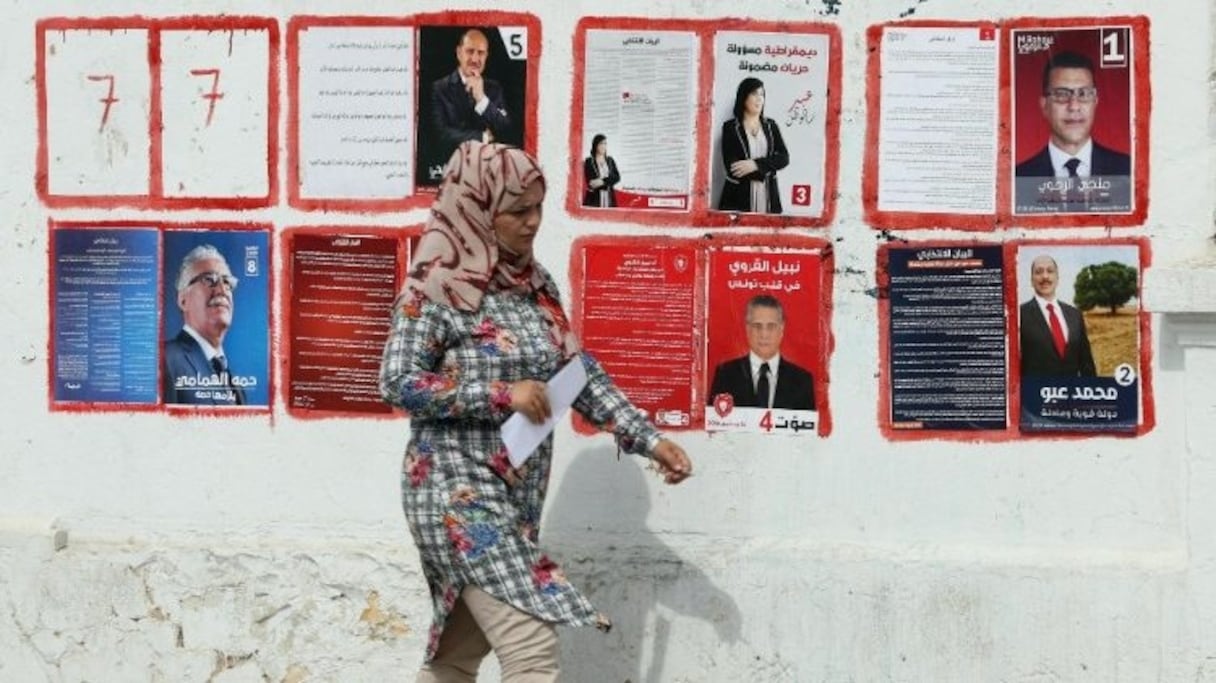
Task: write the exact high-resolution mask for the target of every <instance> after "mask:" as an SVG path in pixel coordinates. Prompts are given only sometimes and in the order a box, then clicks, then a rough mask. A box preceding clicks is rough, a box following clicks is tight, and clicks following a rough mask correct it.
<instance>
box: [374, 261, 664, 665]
mask: <svg viewBox="0 0 1216 683" xmlns="http://www.w3.org/2000/svg"><path fill="white" fill-rule="evenodd" d="M537 267H539V266H537ZM545 281H546V283H547V287H546V290H547V291H548V292H556V291H557V290H556V287H555V286H554V285H553V283H552V280H551V278H550V277H549V276H548V274H547V273H546V274H545ZM544 305H549V306H560V304H559V303H558V302H557V300H556V296H555V295H547V293H544V292H542V293H541V294H540V295H539V296H538V295H537V294H535V293H529V294H521V293H519V292H511V291H499V292H486V294H485V297H484V298H483V299H482V302H481V308H480V310H478V311H476V312H473V313H468V312H464V311H460V310H457V309H454V308H452V307H449V306H445V305H442V304H436V303H433V302H430V301H424V302H423V303H422V304H421V305H420V306H419V305H408V304H407V305H404V306H403V305H398V306H397V310H396V311H395V313H394V316H393V324H392V331H391V333H390V335H389V339H388V343H387V344H386V346H385V350H384V363H383V365H382V368H381V376H380V388H381V392H382V393H383V395H384V397H385V399H386V400H388V401H389V402H390V403H392V404H394V405H397V406H399V407H401V408H404V409H405V410H407V411H408V412H409V413H410V415H411V418H412V419H411V430H410V438H409V443H408V445H407V447H406V453H405V462H404V465H403V467H402V476H401V486H402V502H403V506H404V508H405V517H406V520H407V521H408V523H409V527H410V532H411V534H412V535H413V537H414V541H415V543H416V544H417V545H418V550H419V553H420V554H421V556H422V569H423V573H424V574H425V576H426V579H427V583H428V585H429V587H430V591H431V598H432V600H433V602H434V621H433V623H432V625H431V631H430V640H429V642H428V645H427V655H426V658H427V660H428V661H429V660H430V659H431V658H433V657H434V655H435V650H436V648H437V647H438V644H439V636H440V634H441V633H442V632H443V626H444V623H445V622H446V620H447V617H448V614H449V613H450V612H451V610H452V607H453V606H454V605H455V603H456V599H457V597H459V595H460V592H461V590H462V589H463V588H464V587H465V586H467V585H475V586H478V587H480V588H481V589H483V590H485V591H486V592H488V593H489V594H491V595H493V596H494V597H496V598H498V599H499V600H502V601H503V602H506V603H509V604H511V605H513V606H515V607H517V608H519V609H521V610H523V611H525V612H528V613H529V614H532V615H535V616H537V617H539V618H541V619H544V620H545V621H549V622H559V623H564V624H569V625H574V626H586V625H593V624H594V625H597V626H600V627H601V628H607V627H608V625H609V624H608V620H607V619H606V618H605V617H604V616H603V615H601V614H599V613H597V612H596V611H595V609H594V608H593V607H592V606H591V604H590V603H589V602H588V601H587V599H586V598H585V597H584V596H583V595H582V594H581V593H580V592H579V591H578V590H577V589H575V588H574V587H573V586H571V585H570V584H569V583H568V582H567V581H566V579H565V577H564V576H563V574H562V572H561V570H560V568H559V567H558V566H557V564H556V563H554V562H553V561H552V560H551V559H549V558H548V557H547V556H545V555H544V554H542V553H541V552H540V550H539V549H538V547H537V534H538V530H539V528H540V515H541V509H542V508H543V507H544V502H545V490H546V487H547V485H548V480H549V470H550V466H551V464H552V457H553V437H552V436H550V437H549V438H548V439H546V440H545V441H544V443H542V444H541V445H540V447H539V448H538V449H537V450H536V452H535V453H533V454H532V456H531V457H529V458H528V460H527V461H525V462H524V463H523V464H522V465H521V466H520V468H519V469H515V468H513V467H512V466H511V464H510V462H509V461H508V459H507V451H506V449H505V448H504V447H503V443H502V437H501V435H500V433H499V429H500V427H501V426H502V423H503V421H504V420H506V418H507V417H509V416H510V415H511V409H510V402H511V397H510V383H512V382H515V381H519V380H524V379H536V380H542V381H543V380H546V379H548V378H549V377H551V376H552V375H553V373H554V372H556V370H557V369H558V367H559V366H560V365H561V363H562V353H561V351H560V349H558V348H557V347H556V346H555V345H554V344H553V342H552V341H551V337H550V335H549V333H548V329H547V327H546V322H545V319H544V316H543V313H542V310H541V306H544ZM577 361H581V362H582V363H583V364H584V365H585V366H586V369H587V376H588V383H587V386H586V388H584V389H583V392H582V394H581V395H580V396H579V397H578V399H577V400H576V401H575V404H574V408H575V410H577V411H578V412H579V413H581V414H582V415H583V416H584V417H586V418H587V419H588V420H589V421H590V422H592V423H593V424H595V425H597V426H599V427H601V428H604V429H606V430H611V431H613V432H614V433H615V434H616V436H617V441H618V444H619V445H620V447H621V448H622V449H623V450H625V451H628V452H632V453H638V454H643V453H647V452H649V451H650V450H651V449H653V448H654V446H655V444H656V443H657V442H658V440H659V433H658V431H657V430H656V429H655V428H654V427H653V425H651V424H650V423H649V422H648V421H647V419H646V417H645V414H644V413H642V412H641V411H639V410H638V409H637V408H635V407H634V406H633V405H632V404H630V403H629V401H628V399H626V398H625V396H624V395H623V394H622V393H621V392H620V390H619V389H617V388H616V386H615V385H614V384H613V383H612V381H611V379H609V377H608V375H607V374H605V373H604V370H603V369H602V368H601V366H600V364H599V363H598V362H597V361H596V360H595V359H594V358H592V357H591V356H590V355H588V354H587V353H585V352H584V353H581V354H579V355H578V356H576V357H575V358H574V359H572V360H571V362H577Z"/></svg>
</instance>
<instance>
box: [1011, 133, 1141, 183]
mask: <svg viewBox="0 0 1216 683" xmlns="http://www.w3.org/2000/svg"><path fill="white" fill-rule="evenodd" d="M1089 165H1090V168H1091V170H1090V175H1131V174H1132V160H1131V157H1129V156H1128V155H1126V154H1124V153H1123V152H1116V151H1115V150H1113V149H1110V148H1109V147H1103V146H1102V145H1099V144H1098V142H1097V141H1096V140H1095V141H1094V149H1093V156H1091V157H1090V159H1089ZM1055 174H1056V170H1055V167H1053V166H1052V165H1051V153H1050V152H1048V151H1047V146H1046V145H1044V146H1043V149H1041V150H1039V153H1038V154H1036V155H1034V156H1032V157H1030V158H1029V159H1027V160H1026V161H1023V162H1022V163H1020V164H1018V165H1017V168H1015V169H1014V175H1015V176H1017V177H1019V178H1037V177H1045V176H1046V177H1050V176H1054V175H1055Z"/></svg>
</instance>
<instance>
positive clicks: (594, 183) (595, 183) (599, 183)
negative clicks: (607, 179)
mask: <svg viewBox="0 0 1216 683" xmlns="http://www.w3.org/2000/svg"><path fill="white" fill-rule="evenodd" d="M587 184H588V185H590V186H591V189H593V190H598V189H600V188H601V187H603V186H604V181H603V180H600V179H599V178H592V179H591V182H589V183H587Z"/></svg>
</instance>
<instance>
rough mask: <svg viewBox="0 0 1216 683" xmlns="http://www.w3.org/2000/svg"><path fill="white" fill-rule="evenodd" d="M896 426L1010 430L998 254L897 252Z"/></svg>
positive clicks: (892, 255)
mask: <svg viewBox="0 0 1216 683" xmlns="http://www.w3.org/2000/svg"><path fill="white" fill-rule="evenodd" d="M887 271H888V274H889V275H890V286H889V295H890V301H891V320H890V326H891V327H890V344H891V347H890V363H891V371H890V377H891V406H890V410H891V426H892V428H894V429H940V430H978V429H1005V428H1006V427H1007V425H1008V417H1007V407H1006V403H1007V401H1006V394H1007V392H1008V385H1007V383H1006V379H1005V376H1006V362H1005V357H1006V349H1005V304H1004V277H1005V260H1004V256H1003V254H1002V251H1001V247H1000V246H995V245H993V246H974V247H926V248H892V249H891V250H890V252H889V260H888V266H887Z"/></svg>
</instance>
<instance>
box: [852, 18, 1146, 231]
mask: <svg viewBox="0 0 1216 683" xmlns="http://www.w3.org/2000/svg"><path fill="white" fill-rule="evenodd" d="M1148 30H1149V22H1148V20H1147V19H1146V18H1145V17H1098V18H1019V19H1014V20H1008V21H1003V22H999V23H995V22H938V21H915V22H896V23H889V24H882V25H877V26H871V27H870V29H869V31H868V32H867V38H868V41H867V42H868V44H869V49H870V59H869V64H868V71H867V103H868V107H867V135H866V159H865V169H864V178H863V193H862V194H863V204H864V206H865V214H866V220H867V222H868V223H870V224H871V225H872V226H874V227H877V228H901V229H914V228H940V227H958V228H964V229H969V230H993V229H995V228H997V227H1000V226H1003V225H1015V226H1029V227H1071V226H1107V227H1124V226H1135V225H1140V224H1142V223H1143V222H1144V220H1145V217H1146V216H1147V210H1148V180H1149V178H1148V176H1149V169H1148V149H1149V139H1148V131H1149V115H1150V112H1151V92H1150V83H1149V65H1148V58H1149V55H1148V40H1149V38H1148Z"/></svg>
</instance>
